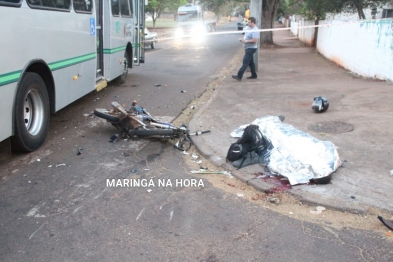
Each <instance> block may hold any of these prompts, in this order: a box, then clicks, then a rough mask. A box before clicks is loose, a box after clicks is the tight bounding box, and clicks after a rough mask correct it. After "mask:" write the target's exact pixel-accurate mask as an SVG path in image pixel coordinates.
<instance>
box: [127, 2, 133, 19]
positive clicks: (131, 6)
mask: <svg viewBox="0 0 393 262" xmlns="http://www.w3.org/2000/svg"><path fill="white" fill-rule="evenodd" d="M128 3H129V5H130V10H131V14H130V15H131V16H132V15H133V14H134V10H133V3H132V0H128Z"/></svg>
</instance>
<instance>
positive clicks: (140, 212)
mask: <svg viewBox="0 0 393 262" xmlns="http://www.w3.org/2000/svg"><path fill="white" fill-rule="evenodd" d="M144 210H145V208H143V209H142V211H141V212H140V213H139V215H138V216H137V217H136V220H138V219H139V218H140V217H141V215H142V213H143V211H144Z"/></svg>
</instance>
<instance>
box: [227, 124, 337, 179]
mask: <svg viewBox="0 0 393 262" xmlns="http://www.w3.org/2000/svg"><path fill="white" fill-rule="evenodd" d="M252 124H254V125H258V126H259V129H260V130H261V132H262V134H263V135H264V137H265V138H266V139H267V140H268V141H267V142H268V143H271V146H270V148H269V149H267V152H265V154H264V155H265V162H266V163H268V164H267V167H268V168H269V170H270V171H271V172H272V173H278V174H280V175H282V176H285V177H287V178H288V180H289V182H290V183H291V185H296V184H304V183H308V182H309V181H310V179H318V178H323V177H326V176H329V175H330V174H331V173H333V172H334V171H336V170H337V168H338V167H340V166H341V161H340V158H339V155H338V152H337V150H336V147H335V145H334V144H333V143H332V142H329V141H321V140H318V139H316V138H314V137H312V136H311V135H309V134H307V133H305V132H303V131H300V130H298V129H296V128H294V127H293V126H291V125H289V124H286V123H283V122H281V121H280V119H279V118H278V117H276V116H265V117H261V118H257V119H255V120H254V122H252ZM246 126H248V125H242V126H240V127H238V128H236V129H235V130H234V131H233V132H232V133H231V136H232V137H236V138H238V137H241V136H242V134H243V131H244V128H245V127H246Z"/></svg>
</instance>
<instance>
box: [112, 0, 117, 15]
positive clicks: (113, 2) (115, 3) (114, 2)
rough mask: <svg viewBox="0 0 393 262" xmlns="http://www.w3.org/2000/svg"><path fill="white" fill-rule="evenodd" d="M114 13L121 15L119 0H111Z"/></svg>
mask: <svg viewBox="0 0 393 262" xmlns="http://www.w3.org/2000/svg"><path fill="white" fill-rule="evenodd" d="M111 5H112V15H113V16H119V0H111Z"/></svg>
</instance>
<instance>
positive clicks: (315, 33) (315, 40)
mask: <svg viewBox="0 0 393 262" xmlns="http://www.w3.org/2000/svg"><path fill="white" fill-rule="evenodd" d="M319 19H320V17H319V16H317V17H316V19H315V25H319ZM318 28H319V27H318V26H317V27H315V30H314V42H312V45H311V46H313V47H315V48H316V47H317V41H318Z"/></svg>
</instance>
